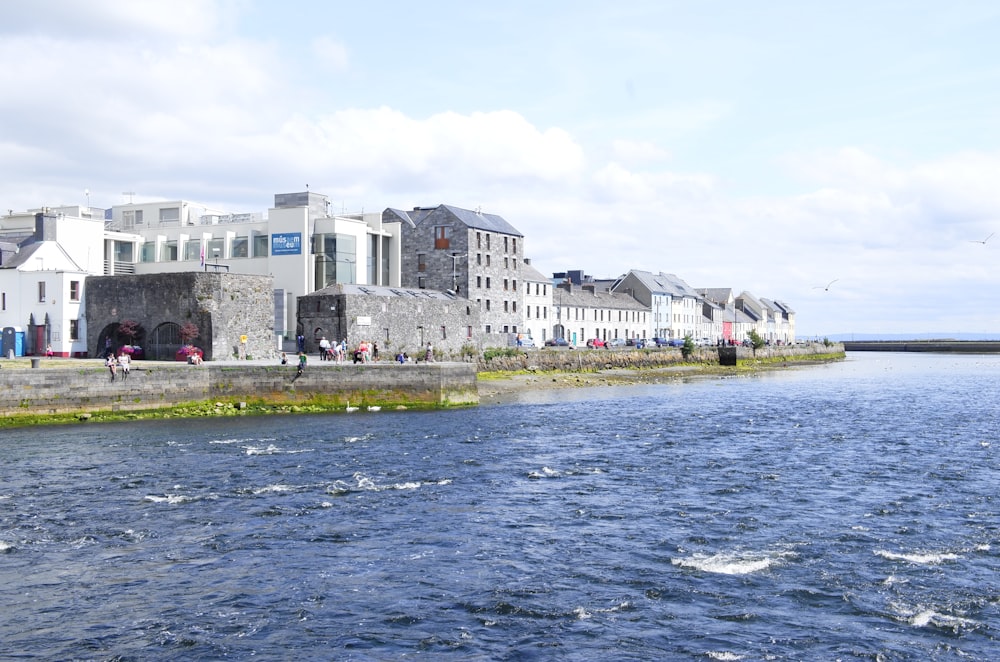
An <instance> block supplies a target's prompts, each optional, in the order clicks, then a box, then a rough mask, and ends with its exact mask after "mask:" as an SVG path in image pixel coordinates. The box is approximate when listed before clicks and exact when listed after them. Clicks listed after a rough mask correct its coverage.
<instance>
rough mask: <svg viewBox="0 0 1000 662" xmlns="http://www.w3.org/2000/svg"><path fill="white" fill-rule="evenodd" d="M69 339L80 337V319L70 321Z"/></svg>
mask: <svg viewBox="0 0 1000 662" xmlns="http://www.w3.org/2000/svg"><path fill="white" fill-rule="evenodd" d="M69 339H70V340H79V339H80V320H70V321H69Z"/></svg>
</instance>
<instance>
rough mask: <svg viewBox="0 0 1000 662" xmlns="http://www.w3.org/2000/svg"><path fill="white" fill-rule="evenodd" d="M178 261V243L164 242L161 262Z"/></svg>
mask: <svg viewBox="0 0 1000 662" xmlns="http://www.w3.org/2000/svg"><path fill="white" fill-rule="evenodd" d="M176 261H177V242H176V241H165V242H163V250H162V251H161V252H160V262H176Z"/></svg>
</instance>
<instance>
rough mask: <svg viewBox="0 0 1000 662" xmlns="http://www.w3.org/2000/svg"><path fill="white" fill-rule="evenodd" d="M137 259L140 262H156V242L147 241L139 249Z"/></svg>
mask: <svg viewBox="0 0 1000 662" xmlns="http://www.w3.org/2000/svg"><path fill="white" fill-rule="evenodd" d="M139 260H140V261H141V262H156V244H154V243H153V242H151V241H147V242H146V243H144V244H143V245H142V248H141V249H139Z"/></svg>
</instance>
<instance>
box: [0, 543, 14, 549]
mask: <svg viewBox="0 0 1000 662" xmlns="http://www.w3.org/2000/svg"><path fill="white" fill-rule="evenodd" d="M12 549H14V545H11V544H10V543H8V542H4V541H3V540H0V552H9V551H10V550H12Z"/></svg>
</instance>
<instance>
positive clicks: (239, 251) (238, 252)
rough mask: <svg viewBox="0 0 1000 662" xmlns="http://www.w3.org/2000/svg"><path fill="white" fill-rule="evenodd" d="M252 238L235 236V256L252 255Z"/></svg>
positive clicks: (233, 254)
mask: <svg viewBox="0 0 1000 662" xmlns="http://www.w3.org/2000/svg"><path fill="white" fill-rule="evenodd" d="M249 251H250V240H249V239H248V238H247V237H233V253H232V256H233V257H250V252H249Z"/></svg>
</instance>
